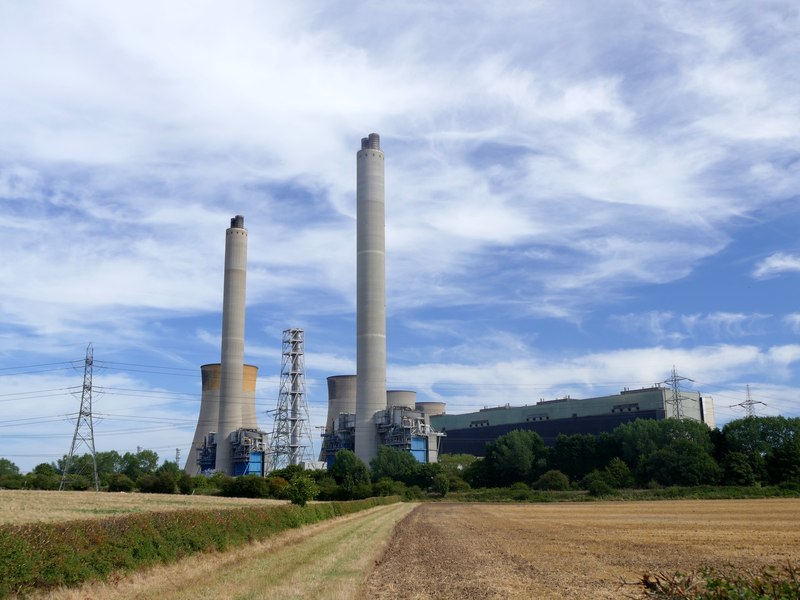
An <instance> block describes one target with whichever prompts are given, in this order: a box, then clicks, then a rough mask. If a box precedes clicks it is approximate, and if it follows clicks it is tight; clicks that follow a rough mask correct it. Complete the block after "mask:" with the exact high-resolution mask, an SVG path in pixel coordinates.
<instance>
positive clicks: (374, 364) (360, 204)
mask: <svg viewBox="0 0 800 600" xmlns="http://www.w3.org/2000/svg"><path fill="white" fill-rule="evenodd" d="M384 213H385V193H384V176H383V152H382V151H381V143H380V136H379V135H378V134H377V133H370V134H369V137H365V138H363V139H362V140H361V150H359V151H358V153H357V154H356V377H357V382H356V439H355V451H356V455H357V456H358V457H359V458H360V459H361V460H363V461H364V462H366V463H367V464H369V461H370V460H372V458H374V457H375V455H376V454H377V453H378V435H377V431H376V429H375V419H374V416H375V413H376V412H378V411H380V410H385V409H386V236H385V227H386V223H385V215H384Z"/></svg>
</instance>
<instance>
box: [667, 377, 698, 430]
mask: <svg viewBox="0 0 800 600" xmlns="http://www.w3.org/2000/svg"><path fill="white" fill-rule="evenodd" d="M681 381H694V380H693V379H689V378H688V377H681V376H679V375H678V370H677V369H676V368H675V365H672V375H671V376H670V378H669V379H667V380H665V381H663V382H662V383H667V384H669V386H670V388H671V389H672V394H671V395H670V399H669V400H667V403H668V404H671V405H672V415H667V416H672V417H674V418H676V419H682V418H683V416H684V415H683V401H684V399H685V398H684V397H683V396H682V395H681Z"/></svg>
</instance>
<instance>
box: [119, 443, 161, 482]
mask: <svg viewBox="0 0 800 600" xmlns="http://www.w3.org/2000/svg"><path fill="white" fill-rule="evenodd" d="M121 467H122V472H123V473H125V474H126V475H127V476H128V477H130V478H131V479H134V480H138V479H139V476H141V475H142V474H144V473H147V474H150V473H154V472H155V470H156V467H158V454H156V453H155V452H153V451H152V450H140V451H138V452H136V453H132V452H126V453H125V454H123V455H122V460H121Z"/></svg>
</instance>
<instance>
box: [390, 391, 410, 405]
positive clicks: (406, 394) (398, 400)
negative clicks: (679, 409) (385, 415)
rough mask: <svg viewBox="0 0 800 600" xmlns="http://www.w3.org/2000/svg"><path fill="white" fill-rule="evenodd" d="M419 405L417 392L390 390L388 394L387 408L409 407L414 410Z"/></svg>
mask: <svg viewBox="0 0 800 600" xmlns="http://www.w3.org/2000/svg"><path fill="white" fill-rule="evenodd" d="M416 403H417V392H412V391H410V390H389V391H388V392H386V406H388V407H390V408H391V407H392V406H407V407H408V408H414V405H415V404H416Z"/></svg>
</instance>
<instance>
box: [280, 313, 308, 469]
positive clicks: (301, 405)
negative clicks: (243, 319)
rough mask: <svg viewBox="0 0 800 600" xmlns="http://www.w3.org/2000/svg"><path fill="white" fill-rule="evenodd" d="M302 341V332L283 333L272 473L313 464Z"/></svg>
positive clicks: (287, 331) (289, 330)
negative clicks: (287, 467) (302, 464)
mask: <svg viewBox="0 0 800 600" xmlns="http://www.w3.org/2000/svg"><path fill="white" fill-rule="evenodd" d="M303 337H304V335H303V330H302V329H297V328H293V329H286V330H284V332H283V344H282V354H283V358H282V360H281V382H280V392H279V394H278V407H277V409H276V411H275V422H274V426H273V428H272V438H271V440H270V470H271V471H274V470H275V469H282V468H283V467H286V466H289V465H299V464H300V463H301V462H303V461H309V460H311V429H310V427H309V417H308V404H307V403H306V381H305V365H304V348H303V345H304V340H303Z"/></svg>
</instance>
